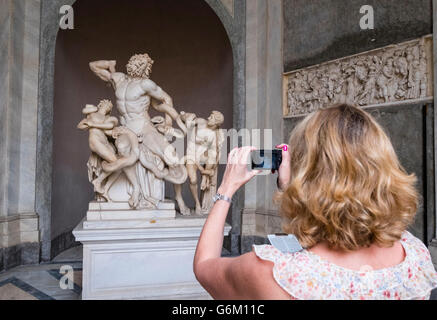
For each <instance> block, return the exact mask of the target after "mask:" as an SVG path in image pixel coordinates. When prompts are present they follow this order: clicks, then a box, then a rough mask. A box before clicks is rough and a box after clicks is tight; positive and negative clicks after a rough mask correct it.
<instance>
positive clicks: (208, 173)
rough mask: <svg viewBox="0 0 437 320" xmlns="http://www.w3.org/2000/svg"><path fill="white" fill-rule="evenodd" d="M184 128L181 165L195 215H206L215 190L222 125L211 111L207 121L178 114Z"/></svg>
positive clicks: (191, 115)
mask: <svg viewBox="0 0 437 320" xmlns="http://www.w3.org/2000/svg"><path fill="white" fill-rule="evenodd" d="M181 115H182V119H183V120H184V121H185V124H186V125H187V128H188V134H187V154H186V156H185V165H186V167H187V171H188V178H189V182H190V191H191V194H192V196H193V198H194V202H195V205H196V208H195V213H196V214H202V213H203V214H208V213H209V211H210V209H211V208H212V205H213V199H212V198H213V196H214V194H215V193H216V187H217V169H218V163H219V158H220V150H221V148H222V145H223V142H224V135H223V133H222V132H221V131H220V130H219V129H220V126H221V125H222V124H223V122H224V116H223V114H222V113H221V112H218V111H213V112H212V113H211V115H210V116H209V117H208V119H207V120H205V119H202V118H197V117H196V115H195V114H193V113H184V112H181ZM197 170H199V171H200V175H201V183H200V190H201V199H199V196H198V182H197Z"/></svg>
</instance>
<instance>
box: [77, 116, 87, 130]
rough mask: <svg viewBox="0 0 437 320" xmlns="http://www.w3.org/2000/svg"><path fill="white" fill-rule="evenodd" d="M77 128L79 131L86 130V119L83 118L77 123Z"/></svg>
mask: <svg viewBox="0 0 437 320" xmlns="http://www.w3.org/2000/svg"><path fill="white" fill-rule="evenodd" d="M77 128H78V129H80V130H88V128H89V126H88V119H87V118H85V119H83V120H82V121H81V122H79V124H78V125H77Z"/></svg>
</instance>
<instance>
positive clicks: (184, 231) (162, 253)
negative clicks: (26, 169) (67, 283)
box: [73, 210, 231, 300]
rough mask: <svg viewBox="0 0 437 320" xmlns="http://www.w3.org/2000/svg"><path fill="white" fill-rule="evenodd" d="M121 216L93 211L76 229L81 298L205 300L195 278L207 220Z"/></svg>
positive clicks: (203, 293) (228, 228)
mask: <svg viewBox="0 0 437 320" xmlns="http://www.w3.org/2000/svg"><path fill="white" fill-rule="evenodd" d="M102 212H104V210H103V211H102ZM88 213H89V212H88ZM125 213H126V215H125V216H123V215H122V212H114V213H113V217H114V218H113V219H111V218H110V216H111V213H105V214H103V215H100V216H99V215H97V214H96V213H95V211H94V213H93V214H91V216H90V217H91V219H90V217H88V218H85V219H84V220H83V221H82V222H81V223H80V224H79V225H78V226H77V227H76V228H75V229H74V231H73V234H74V236H75V237H76V241H80V242H81V243H82V244H83V290H82V299H87V300H89V299H208V298H209V295H208V294H207V292H206V291H205V290H204V289H203V288H202V287H201V286H200V285H199V283H198V282H197V280H196V278H195V276H194V273H193V258H194V253H195V249H196V246H197V241H198V239H199V236H200V233H201V231H202V227H203V225H204V223H205V220H206V217H204V216H202V217H182V216H177V217H173V218H159V216H158V214H157V213H156V212H155V213H154V214H152V215H151V216H149V217H145V216H144V215H145V214H144V213H141V212H135V211H130V212H125ZM138 215H139V216H138ZM142 215H143V216H142ZM96 217H98V219H97V218H96ZM93 218H95V219H94V220H93ZM230 229H231V227H230V226H229V225H227V226H226V227H225V230H224V234H225V235H227V234H228V233H229V231H230Z"/></svg>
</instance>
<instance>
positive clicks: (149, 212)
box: [87, 201, 176, 221]
mask: <svg viewBox="0 0 437 320" xmlns="http://www.w3.org/2000/svg"><path fill="white" fill-rule="evenodd" d="M175 217H176V210H175V205H174V202H173V201H162V202H160V203H158V205H157V208H156V209H137V210H132V209H131V208H130V205H129V202H127V201H126V202H97V201H93V202H90V204H89V210H88V212H87V220H88V221H107V220H144V219H145V220H156V219H174V218H175Z"/></svg>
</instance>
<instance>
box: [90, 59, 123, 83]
mask: <svg viewBox="0 0 437 320" xmlns="http://www.w3.org/2000/svg"><path fill="white" fill-rule="evenodd" d="M116 64H117V62H116V61H115V60H99V61H94V62H90V69H91V71H92V72H94V73H95V74H96V76H98V77H99V78H100V79H101V80H103V81H105V82H110V83H111V84H112V85H113V86H114V87H115V85H116V83H117V82H118V81H119V80H120V79H122V78H124V76H125V75H124V74H123V73H121V72H116V71H115V66H116Z"/></svg>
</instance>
